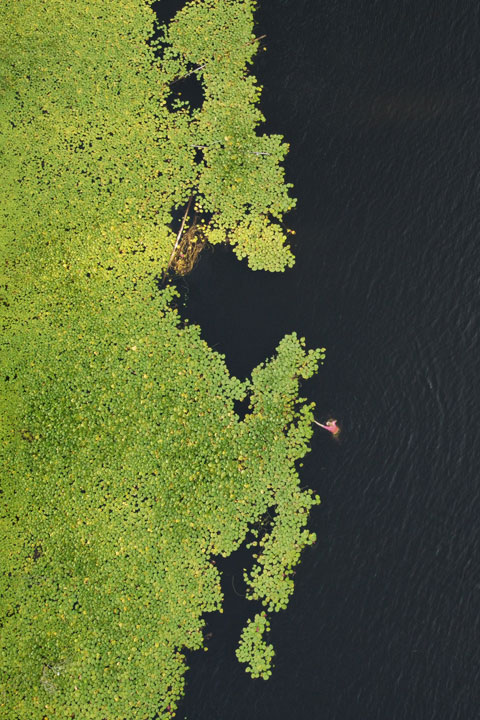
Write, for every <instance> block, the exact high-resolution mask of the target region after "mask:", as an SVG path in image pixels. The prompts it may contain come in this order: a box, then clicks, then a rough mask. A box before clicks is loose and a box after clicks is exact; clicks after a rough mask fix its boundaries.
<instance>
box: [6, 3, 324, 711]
mask: <svg viewBox="0 0 480 720" xmlns="http://www.w3.org/2000/svg"><path fill="white" fill-rule="evenodd" d="M251 13H252V7H251V3H250V2H241V1H238V2H233V1H230V2H228V1H227V0H225V1H224V2H222V1H221V2H203V3H200V2H193V3H190V4H188V5H187V6H186V8H185V9H184V10H182V11H181V12H180V13H179V14H178V15H177V17H176V18H175V20H174V21H173V23H172V24H171V25H170V26H169V28H168V29H164V34H163V40H162V43H161V47H157V48H156V50H157V51H158V52H157V54H155V53H154V50H155V48H153V47H152V45H151V44H150V45H149V43H148V42H147V41H148V40H149V39H150V38H152V36H153V20H154V16H153V14H152V12H151V10H150V8H149V7H148V5H147V4H146V3H145V2H143V1H142V0H122V2H119V3H115V4H113V5H112V6H108V12H107V10H106V8H105V3H104V2H103V0H92V1H91V2H89V3H87V2H85V3H73V4H72V3H66V2H64V1H63V0H50V1H49V2H34V1H33V0H6V1H5V2H4V3H3V4H2V6H1V8H0V17H1V20H2V23H1V30H0V33H1V47H2V51H1V52H2V55H1V58H0V62H1V66H0V67H1V74H0V83H1V88H2V94H3V102H2V106H3V108H4V110H3V112H2V115H1V117H0V123H1V130H2V135H3V137H4V138H5V140H4V143H5V144H4V147H3V156H2V158H3V159H2V180H3V183H2V184H3V187H4V193H3V197H2V209H1V217H2V221H1V227H2V261H3V265H4V271H5V277H4V279H3V281H2V297H1V299H2V305H1V307H2V313H3V326H4V328H5V331H6V332H5V337H6V340H5V342H4V346H3V350H2V372H3V377H4V379H5V383H4V386H5V390H4V393H3V394H2V406H1V407H2V419H3V424H2V431H1V443H2V445H1V447H2V462H3V466H2V495H1V501H0V517H1V524H0V548H1V550H0V553H1V575H0V578H1V580H0V583H1V584H0V600H1V606H0V615H1V617H2V623H3V628H2V654H1V659H0V673H1V679H0V687H1V690H0V714H1V716H2V717H5V718H6V719H7V720H17V719H18V720H24V719H25V718H27V717H28V718H32V720H42V719H43V718H49V719H50V718H67V717H68V718H70V717H72V715H74V716H75V717H78V718H80V717H81V718H82V720H83V719H85V720H88V719H91V720H102V719H103V718H108V720H115V719H118V720H120V719H123V718H128V720H134V719H135V718H153V717H154V716H155V715H156V713H159V714H160V717H169V716H171V715H173V714H174V712H175V709H176V706H177V703H178V700H179V698H180V697H181V695H182V692H183V683H184V679H183V678H184V673H185V669H186V666H185V659H184V651H185V650H186V649H200V648H201V647H202V646H203V635H202V629H203V627H204V622H205V621H204V614H205V613H206V612H211V611H214V610H219V611H221V605H222V591H221V577H220V574H219V572H218V570H217V568H216V566H215V563H214V558H215V556H218V555H221V556H223V557H226V556H228V555H229V554H230V553H231V552H232V551H234V550H235V549H237V548H238V547H239V546H240V545H241V544H242V543H243V542H244V541H245V540H246V539H248V540H249V541H251V534H252V532H253V533H254V539H253V541H252V542H251V545H252V546H253V547H254V548H255V549H256V551H257V555H256V556H255V564H254V566H253V568H252V569H251V570H249V571H248V572H247V571H246V573H245V579H246V581H247V586H248V594H249V597H250V598H251V599H253V600H256V601H257V604H258V603H262V604H263V606H264V607H265V609H266V610H267V611H274V610H278V609H281V608H284V607H285V606H286V604H287V602H288V598H289V596H290V594H291V592H292V591H293V581H292V570H293V568H294V566H295V565H296V564H297V563H298V560H299V557H300V554H301V551H302V549H303V548H304V547H305V546H306V545H308V544H310V543H311V542H312V541H313V540H314V536H313V534H312V533H310V532H309V531H308V530H307V529H306V523H307V520H308V511H309V509H310V507H311V506H312V505H313V504H315V503H316V502H318V498H316V497H314V496H313V495H312V494H311V493H310V492H308V491H301V490H300V488H299V481H298V475H297V471H296V468H295V463H296V461H298V460H299V459H301V458H302V457H303V456H304V455H305V453H306V452H307V450H308V447H307V443H308V440H309V439H310V437H311V433H312V430H311V421H312V405H311V404H308V403H306V401H304V400H303V399H302V398H299V397H298V388H299V382H300V380H301V379H306V378H308V377H310V376H311V375H312V374H313V373H314V372H315V370H316V367H317V363H318V361H319V360H322V359H323V355H322V354H321V353H320V352H318V351H306V350H305V349H304V342H303V340H301V339H298V338H297V337H296V335H295V334H292V335H289V336H287V337H286V338H284V339H283V340H282V341H281V342H280V344H279V346H278V348H277V350H276V354H275V356H274V357H273V358H272V359H270V360H268V361H267V362H265V363H264V364H262V365H260V366H259V367H257V368H256V369H255V370H254V371H253V373H252V376H251V379H247V380H245V381H240V380H238V379H236V378H234V377H231V376H230V374H229V372H228V370H227V367H226V364H225V359H224V358H223V357H222V356H221V355H219V354H218V353H215V352H214V351H213V350H211V349H210V348H209V347H208V346H207V344H206V343H205V342H204V341H203V340H202V339H201V336H200V330H199V329H198V328H196V327H193V326H190V325H188V324H187V323H186V322H185V321H182V320H181V318H180V317H179V315H178V313H177V311H176V310H175V291H174V290H173V289H172V288H170V287H167V288H166V289H165V290H163V291H159V290H158V286H157V282H156V278H158V276H160V275H161V274H162V273H163V271H164V270H165V269H166V267H167V265H168V262H169V258H170V256H171V253H172V248H173V246H174V242H175V233H174V232H173V231H172V229H171V223H172V213H174V211H175V209H176V208H181V209H183V208H184V207H185V206H186V205H187V203H188V200H189V198H190V197H191V196H193V197H194V201H195V204H196V206H197V214H198V215H199V219H198V222H199V223H200V224H201V225H202V228H203V229H202V232H203V234H204V237H206V238H207V239H208V241H209V242H217V241H219V240H221V241H227V242H229V243H231V244H232V246H233V248H234V250H235V252H236V253H237V254H238V255H239V257H242V256H245V255H246V256H247V257H248V260H249V263H250V265H251V266H252V267H263V268H266V269H272V270H274V269H276V270H279V269H282V268H284V267H285V266H287V265H289V264H290V263H291V254H290V251H289V250H288V249H287V248H286V246H285V245H284V239H285V238H284V235H283V231H282V230H281V227H282V226H281V219H282V215H283V213H284V212H285V211H286V210H287V209H288V208H289V207H291V205H292V201H291V200H290V199H289V198H288V195H287V190H288V187H287V186H285V185H284V184H283V175H282V170H281V168H280V166H279V162H280V160H281V158H282V157H283V154H284V152H285V145H284V144H282V142H281V139H280V138H276V137H271V136H270V137H269V136H261V135H257V131H258V123H259V122H260V120H261V115H260V113H259V111H258V109H257V107H256V101H257V99H258V88H257V87H256V86H255V83H254V81H253V80H252V78H250V77H249V76H248V75H247V65H248V62H249V61H250V60H251V57H252V55H253V53H254V52H255V50H256V43H255V42H251V40H252V39H253V35H252V14H251ZM160 50H161V52H160ZM159 58H161V59H159ZM202 64H203V65H204V66H205V67H204V68H203V69H202V70H201V71H200V70H199V71H197V74H198V75H199V77H200V80H201V82H202V87H203V90H204V97H205V99H204V102H203V105H202V107H201V108H200V109H197V110H192V109H191V108H190V107H189V106H188V105H187V104H184V103H179V102H178V101H175V100H173V98H172V88H174V87H175V85H176V83H174V82H173V81H174V80H175V79H176V78H178V77H180V76H182V75H183V74H186V73H188V72H191V70H192V69H193V67H196V66H197V65H202ZM198 145H202V146H206V147H205V148H204V149H203V150H202V151H201V152H202V153H203V154H202V156H201V157H199V155H198V152H199V149H198V147H195V146H198ZM267 152H268V153H269V154H268V155H266V154H257V153H267ZM236 178H238V179H236ZM245 398H248V402H249V409H248V412H247V414H246V415H245V417H244V419H242V420H241V419H240V418H239V416H238V415H237V414H236V412H235V409H234V402H235V401H238V400H244V399H245ZM268 510H269V511H270V512H271V513H272V514H273V521H272V523H271V525H270V526H268V527H267V529H264V531H263V534H262V532H260V529H259V528H260V527H261V526H262V525H261V522H260V521H261V520H262V518H264V516H265V514H266V512H267V511H268ZM260 626H261V627H260ZM257 627H259V628H260V630H261V632H260V630H259V631H258V633H257V631H256V628H257ZM267 630H268V620H267V618H266V616H265V615H264V614H263V615H262V614H258V613H257V614H256V615H255V618H254V620H253V622H249V623H248V624H247V627H246V629H245V631H244V633H243V635H242V638H241V642H240V646H239V649H238V653H237V654H238V657H239V659H240V660H241V661H243V662H245V663H246V664H247V669H248V670H249V672H250V673H251V674H252V676H253V677H259V676H261V677H268V675H269V673H270V664H271V658H272V655H273V651H272V649H271V646H267V645H265V643H264V641H263V639H262V634H263V632H265V631H267ZM252 633H255V636H252ZM257 636H258V637H257Z"/></svg>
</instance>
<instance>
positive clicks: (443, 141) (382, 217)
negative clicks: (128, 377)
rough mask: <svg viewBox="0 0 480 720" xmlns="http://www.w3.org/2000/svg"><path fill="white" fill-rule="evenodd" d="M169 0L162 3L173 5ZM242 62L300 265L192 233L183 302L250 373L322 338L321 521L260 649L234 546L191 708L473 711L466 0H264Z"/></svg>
mask: <svg viewBox="0 0 480 720" xmlns="http://www.w3.org/2000/svg"><path fill="white" fill-rule="evenodd" d="M181 5H182V3H181V2H178V3H177V6H178V7H181ZM257 21H258V34H263V33H266V34H267V39H266V41H265V43H266V46H267V48H268V52H264V53H261V55H260V58H259V60H258V61H257V64H256V68H255V72H256V73H257V76H258V78H259V80H260V82H261V84H262V85H263V86H264V88H265V90H264V94H263V99H262V108H263V110H264V113H265V115H266V116H267V118H268V123H267V129H268V131H270V132H279V133H282V134H283V135H285V136H286V138H287V140H288V141H289V142H290V144H291V150H290V155H289V159H288V163H287V172H288V179H289V181H291V182H293V183H294V184H295V193H296V196H297V197H298V206H297V210H296V211H295V213H293V214H292V216H291V218H290V226H291V227H293V228H295V230H296V236H295V238H296V239H295V245H294V247H295V252H296V258H297V261H296V266H295V268H294V269H293V270H291V271H288V272H287V273H285V274H279V275H268V274H267V273H261V272H258V273H253V272H251V271H249V270H248V269H247V267H246V264H245V263H239V262H238V261H237V260H236V259H235V258H234V257H233V256H232V254H231V253H230V252H229V251H228V250H223V249H218V250H215V251H214V252H207V253H204V254H203V256H202V258H201V261H200V263H199V265H198V266H197V268H196V269H195V271H194V272H193V274H192V275H191V276H190V277H189V278H188V280H187V285H186V288H185V289H186V295H187V296H188V302H187V306H186V314H187V315H188V317H189V318H190V319H191V320H192V321H194V322H198V323H199V324H200V325H201V327H202V329H203V335H204V337H205V339H206V340H207V341H208V342H209V344H211V345H213V346H214V347H215V348H216V349H217V350H218V351H220V352H222V353H225V355H226V357H227V362H228V365H229V367H230V369H231V371H232V372H233V373H235V374H236V375H238V376H240V377H245V376H246V375H247V374H248V373H249V372H250V371H251V369H252V368H253V367H254V366H255V365H256V364H258V362H260V361H261V360H262V359H263V358H264V357H266V356H269V355H271V354H272V353H273V351H274V349H275V346H276V344H277V343H278V341H279V340H280V338H281V337H282V336H283V335H284V334H285V333H287V332H290V331H292V330H296V331H298V332H299V333H300V334H301V335H304V336H305V337H306V338H307V340H308V343H309V344H310V346H326V347H327V353H328V354H327V362H326V364H325V366H324V367H323V368H322V369H321V370H320V373H319V374H318V376H317V377H316V378H315V379H314V380H311V381H309V383H308V384H306V385H305V387H304V389H303V390H304V392H303V394H306V395H308V397H310V398H312V399H314V400H315V401H316V403H317V418H318V419H320V420H322V419H326V418H328V417H330V416H333V417H336V418H338V420H339V421H340V423H341V425H342V428H343V432H342V435H341V440H340V442H338V443H337V442H335V441H334V440H333V439H332V438H331V437H330V436H329V435H328V434H327V433H326V432H324V431H322V430H320V429H319V428H318V430H317V431H316V434H315V437H314V440H313V443H312V452H311V453H310V455H308V456H307V460H306V463H305V467H304V468H303V470H302V482H303V484H304V485H306V486H310V487H311V488H313V489H315V491H317V492H318V493H319V494H320V496H321V498H322V505H321V506H320V507H319V508H317V509H315V510H314V512H313V514H312V519H311V523H310V526H311V528H312V529H314V530H315V531H316V533H317V535H318V543H317V545H316V546H315V547H314V548H311V549H308V550H307V551H306V552H305V554H304V556H303V559H302V563H301V565H300V567H299V568H298V571H297V574H296V589H295V594H294V597H293V599H292V601H291V603H290V605H289V608H288V610H287V611H285V612H283V613H280V614H278V615H276V616H274V617H273V620H272V634H271V635H272V641H273V643H274V645H275V648H276V653H277V654H276V667H275V671H274V674H273V676H272V678H271V679H270V680H269V681H268V682H264V681H262V680H256V681H252V680H251V679H249V678H248V676H247V675H246V674H245V673H244V671H243V668H242V667H241V666H240V665H239V664H238V663H237V661H236V659H235V657H234V648H235V646H236V643H237V639H238V633H239V631H240V629H241V627H242V625H243V622H244V619H245V617H246V616H247V615H249V614H250V613H251V608H250V607H248V605H249V603H247V602H246V601H244V600H242V599H241V598H240V597H238V595H237V594H236V593H235V592H234V588H235V589H236V590H238V588H239V587H240V586H241V582H240V573H239V570H238V568H239V567H240V565H241V563H239V562H238V561H235V559H234V560H233V561H232V562H231V564H230V565H228V566H226V567H225V577H224V585H225V593H226V610H225V614H224V615H223V616H220V617H219V618H215V619H213V618H212V622H211V625H210V628H209V629H210V630H211V632H212V633H213V637H212V638H211V640H210V642H209V651H208V652H207V653H197V654H195V655H193V656H192V657H191V659H190V663H189V664H190V668H191V669H190V670H189V672H188V674H187V692H186V697H185V700H184V701H183V703H182V705H181V708H180V711H179V713H178V717H179V718H183V717H185V716H186V717H187V718H188V720H278V719H279V718H280V719H282V718H289V719H291V720H437V719H442V720H443V719H445V720H476V719H478V718H480V682H479V681H480V663H479V661H480V651H479V647H480V623H479V612H480V567H479V505H480V502H479V500H480V492H479V487H480V485H479V465H480V442H479V440H480V438H479V432H480V431H479V414H478V403H477V400H478V395H479V350H480V347H479V340H478V333H479V325H478V320H479V300H478V298H479V277H480V275H479V271H480V251H479V235H480V174H479V171H480V5H479V4H478V2H475V1H474V0H448V2H447V0H415V1H413V0H329V1H328V2H327V1H322V2H320V1H319V0H261V2H260V7H259V10H258V12H257Z"/></svg>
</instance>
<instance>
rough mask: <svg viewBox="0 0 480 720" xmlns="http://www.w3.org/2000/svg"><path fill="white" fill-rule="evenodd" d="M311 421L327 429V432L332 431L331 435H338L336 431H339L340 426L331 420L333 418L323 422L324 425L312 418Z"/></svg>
mask: <svg viewBox="0 0 480 720" xmlns="http://www.w3.org/2000/svg"><path fill="white" fill-rule="evenodd" d="M313 422H314V423H315V424H316V425H319V426H320V427H321V428H323V429H324V430H328V432H329V433H332V435H338V433H339V432H340V428H339V427H338V425H337V421H336V420H333V419H332V420H327V422H326V423H325V425H323V424H322V423H319V422H317V421H316V420H314V421H313Z"/></svg>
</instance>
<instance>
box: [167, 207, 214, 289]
mask: <svg viewBox="0 0 480 720" xmlns="http://www.w3.org/2000/svg"><path fill="white" fill-rule="evenodd" d="M205 244H206V243H205V240H204V239H203V230H202V227H201V226H199V225H197V219H196V218H195V220H194V221H193V225H191V226H190V227H189V228H188V230H186V231H185V232H184V233H183V235H182V237H181V240H180V241H179V243H178V246H177V248H176V250H175V255H174V256H173V258H172V260H171V263H170V266H171V267H172V268H173V270H174V271H175V272H176V273H177V274H178V275H187V274H188V273H189V272H191V271H192V270H193V268H194V267H195V264H196V262H197V260H198V256H199V255H200V253H201V252H202V250H203V248H204V247H205Z"/></svg>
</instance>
